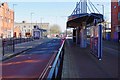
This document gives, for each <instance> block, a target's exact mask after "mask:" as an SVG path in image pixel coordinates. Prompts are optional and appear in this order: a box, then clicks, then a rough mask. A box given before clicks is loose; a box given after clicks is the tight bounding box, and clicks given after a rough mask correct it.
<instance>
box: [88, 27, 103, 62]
mask: <svg viewBox="0 0 120 80" xmlns="http://www.w3.org/2000/svg"><path fill="white" fill-rule="evenodd" d="M90 48H91V53H92V54H93V55H94V56H96V57H97V58H98V59H99V60H101V57H102V26H101V25H97V26H92V27H91V36H90Z"/></svg>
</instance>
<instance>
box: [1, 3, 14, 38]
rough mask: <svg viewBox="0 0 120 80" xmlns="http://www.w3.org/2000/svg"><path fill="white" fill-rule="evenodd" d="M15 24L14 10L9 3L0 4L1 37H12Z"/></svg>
mask: <svg viewBox="0 0 120 80" xmlns="http://www.w3.org/2000/svg"><path fill="white" fill-rule="evenodd" d="M13 25H14V11H13V10H11V9H9V6H8V4H7V3H6V2H5V3H1V4H0V38H10V37H11V32H12V29H13Z"/></svg>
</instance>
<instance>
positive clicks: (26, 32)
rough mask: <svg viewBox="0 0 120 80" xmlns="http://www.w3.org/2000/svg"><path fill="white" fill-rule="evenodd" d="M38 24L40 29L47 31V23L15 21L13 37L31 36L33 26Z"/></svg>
mask: <svg viewBox="0 0 120 80" xmlns="http://www.w3.org/2000/svg"><path fill="white" fill-rule="evenodd" d="M36 25H37V26H38V27H39V28H40V29H45V30H47V31H49V23H27V22H26V21H23V22H21V23H15V37H22V38H26V37H32V36H33V29H34V26H36Z"/></svg>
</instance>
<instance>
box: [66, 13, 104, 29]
mask: <svg viewBox="0 0 120 80" xmlns="http://www.w3.org/2000/svg"><path fill="white" fill-rule="evenodd" d="M95 19H96V20H97V23H101V22H103V21H104V19H103V15H102V14H98V13H90V14H89V13H81V14H75V15H71V16H69V17H68V21H67V28H76V27H78V26H79V27H80V26H81V25H82V23H83V22H86V25H89V24H91V23H93V22H94V20H95Z"/></svg>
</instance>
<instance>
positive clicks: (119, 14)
mask: <svg viewBox="0 0 120 80" xmlns="http://www.w3.org/2000/svg"><path fill="white" fill-rule="evenodd" d="M118 20H120V12H119V13H118Z"/></svg>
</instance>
